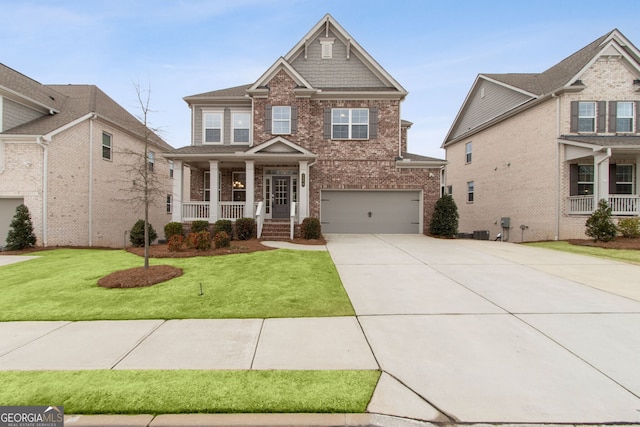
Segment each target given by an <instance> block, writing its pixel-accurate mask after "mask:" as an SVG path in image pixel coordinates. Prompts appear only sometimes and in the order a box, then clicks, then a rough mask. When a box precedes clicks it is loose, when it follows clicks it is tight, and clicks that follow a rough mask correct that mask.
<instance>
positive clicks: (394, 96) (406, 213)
mask: <svg viewBox="0 0 640 427" xmlns="http://www.w3.org/2000/svg"><path fill="white" fill-rule="evenodd" d="M406 95H407V92H406V91H405V89H404V88H403V87H402V86H401V85H400V84H399V83H398V82H397V81H396V80H395V79H393V77H391V76H390V75H389V74H388V73H387V72H386V71H385V70H384V69H383V68H382V67H381V66H380V65H379V64H378V63H377V62H376V61H375V60H374V59H373V58H372V57H371V56H369V54H368V53H367V52H366V51H365V50H364V49H363V48H362V47H360V45H359V44H358V43H357V42H356V41H355V40H354V39H353V38H352V37H351V36H350V35H349V34H348V33H347V32H346V31H345V30H344V29H343V28H342V27H341V26H340V25H339V24H338V23H337V22H336V21H335V20H334V18H333V17H331V16H330V15H326V16H325V17H324V18H323V19H322V20H320V22H318V23H317V24H316V25H315V26H314V27H313V28H312V29H311V30H310V31H309V33H307V35H305V36H304V37H303V38H302V40H300V42H298V44H296V45H295V46H294V47H293V49H291V50H290V51H289V53H287V54H286V55H285V56H284V57H281V58H279V59H278V60H277V61H276V62H275V63H274V64H273V65H272V66H271V67H270V68H269V69H268V70H267V71H266V72H265V73H264V74H263V75H262V76H260V78H259V79H258V80H257V81H256V82H254V83H253V84H248V85H245V86H239V87H233V88H229V89H222V90H217V91H213V92H207V93H202V94H199V95H193V96H188V97H185V101H186V102H187V103H188V104H189V107H190V108H191V111H192V142H191V146H188V147H183V148H180V149H177V150H174V151H172V152H171V153H169V154H167V155H166V157H167V158H169V159H172V160H173V161H174V162H175V164H176V171H182V170H183V168H182V165H183V164H184V165H187V166H188V167H189V168H190V171H191V174H190V176H191V178H190V179H191V182H190V184H191V191H190V194H185V193H183V192H182V191H181V188H182V185H181V180H182V179H183V177H182V176H181V175H182V174H179V176H176V180H175V187H174V188H175V205H176V209H175V210H174V221H183V222H189V221H193V220H197V219H206V220H209V221H210V222H211V221H216V220H217V219H231V220H235V219H237V218H240V217H255V218H257V220H258V223H259V229H260V228H261V225H262V222H263V221H264V220H267V222H269V221H271V222H275V221H277V220H279V219H284V220H286V221H289V222H291V223H292V224H293V223H298V222H300V221H302V220H303V219H304V218H306V217H316V218H320V220H321V223H322V227H323V232H325V233H423V232H425V231H426V229H427V228H428V224H429V220H430V218H431V213H432V209H433V205H434V204H435V202H436V200H437V199H438V197H439V195H440V189H441V182H440V176H441V167H442V166H443V165H444V163H445V162H444V161H443V160H440V159H434V158H430V157H424V156H418V155H413V154H409V153H407V130H408V129H409V127H410V126H411V123H410V122H407V121H403V120H401V117H400V105H401V103H402V101H403V100H404V98H405V97H406ZM178 206H180V208H178Z"/></svg>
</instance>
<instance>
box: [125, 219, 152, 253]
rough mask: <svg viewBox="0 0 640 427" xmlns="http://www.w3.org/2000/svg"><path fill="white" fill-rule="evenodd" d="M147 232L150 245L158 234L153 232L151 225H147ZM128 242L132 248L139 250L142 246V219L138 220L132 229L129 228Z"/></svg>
mask: <svg viewBox="0 0 640 427" xmlns="http://www.w3.org/2000/svg"><path fill="white" fill-rule="evenodd" d="M148 230H149V244H151V242H153V241H154V240H156V239H157V238H158V234H157V233H156V230H154V228H153V225H151V223H149V227H148ZM129 240H130V241H131V244H132V245H133V246H136V247H139V248H141V247H143V246H144V219H139V220H138V221H137V222H136V223H135V224H134V225H133V228H131V231H130V232H129Z"/></svg>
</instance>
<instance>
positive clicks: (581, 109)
mask: <svg viewBox="0 0 640 427" xmlns="http://www.w3.org/2000/svg"><path fill="white" fill-rule="evenodd" d="M595 131H596V103H595V102H578V132H595Z"/></svg>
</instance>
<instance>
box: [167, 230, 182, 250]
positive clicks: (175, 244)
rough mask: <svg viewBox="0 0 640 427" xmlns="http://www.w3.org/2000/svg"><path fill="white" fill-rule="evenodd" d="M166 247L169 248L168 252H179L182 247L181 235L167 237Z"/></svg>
mask: <svg viewBox="0 0 640 427" xmlns="http://www.w3.org/2000/svg"><path fill="white" fill-rule="evenodd" d="M167 246H168V248H169V252H180V251H181V250H182V247H183V246H184V236H183V235H182V234H174V235H172V236H171V237H169V242H168V243H167Z"/></svg>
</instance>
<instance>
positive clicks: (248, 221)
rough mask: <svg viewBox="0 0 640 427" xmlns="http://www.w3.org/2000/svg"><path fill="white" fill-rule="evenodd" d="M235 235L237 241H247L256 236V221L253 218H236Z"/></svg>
mask: <svg viewBox="0 0 640 427" xmlns="http://www.w3.org/2000/svg"><path fill="white" fill-rule="evenodd" d="M236 235H237V236H238V240H249V239H251V238H252V237H254V236H255V235H256V220H255V219H253V218H238V219H237V220H236Z"/></svg>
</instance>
